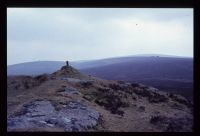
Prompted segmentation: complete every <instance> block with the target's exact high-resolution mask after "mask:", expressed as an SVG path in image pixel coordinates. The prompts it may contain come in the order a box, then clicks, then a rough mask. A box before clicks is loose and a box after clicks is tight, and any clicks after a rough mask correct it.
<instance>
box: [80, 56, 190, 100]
mask: <svg viewBox="0 0 200 136" xmlns="http://www.w3.org/2000/svg"><path fill="white" fill-rule="evenodd" d="M110 61H112V60H110ZM81 71H82V72H84V73H87V74H90V75H93V76H97V77H100V78H105V79H112V80H123V81H128V82H139V83H144V84H147V85H150V86H154V87H157V88H159V89H161V90H165V91H170V92H173V93H178V94H182V95H184V96H185V97H187V98H189V99H191V98H192V97H193V59H192V58H172V57H159V56H152V57H144V56H143V57H132V58H131V57H130V58H127V59H126V58H121V62H119V63H115V64H110V65H105V66H99V67H93V68H86V69H81Z"/></svg>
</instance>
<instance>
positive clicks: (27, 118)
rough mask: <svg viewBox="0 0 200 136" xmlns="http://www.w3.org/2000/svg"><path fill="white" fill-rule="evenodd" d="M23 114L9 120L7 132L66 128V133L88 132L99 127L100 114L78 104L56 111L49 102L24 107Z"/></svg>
mask: <svg viewBox="0 0 200 136" xmlns="http://www.w3.org/2000/svg"><path fill="white" fill-rule="evenodd" d="M22 110H23V112H22V114H20V115H18V116H10V117H8V118H7V131H17V130H20V129H23V130H31V129H36V130H37V128H39V129H40V130H41V129H42V128H52V127H55V128H64V130H65V131H87V129H90V128H93V127H95V126H96V125H97V123H98V119H99V117H100V114H99V113H98V112H97V111H95V110H93V109H91V108H90V107H88V106H85V105H83V104H81V103H78V102H70V103H69V104H67V105H65V106H64V108H63V109H61V110H60V111H56V110H55V109H54V107H53V106H52V104H51V103H50V102H49V101H34V102H31V103H29V104H27V105H24V108H23V109H22Z"/></svg>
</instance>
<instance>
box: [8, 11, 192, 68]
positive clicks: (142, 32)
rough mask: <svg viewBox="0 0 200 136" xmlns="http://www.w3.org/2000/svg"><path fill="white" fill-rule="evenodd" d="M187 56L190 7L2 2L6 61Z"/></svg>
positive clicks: (190, 48)
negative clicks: (15, 5) (27, 5)
mask: <svg viewBox="0 0 200 136" xmlns="http://www.w3.org/2000/svg"><path fill="white" fill-rule="evenodd" d="M135 54H167V55H176V56H190V57H192V56H193V9H190V8H187V9H186V8H182V9H181V8H179V9H176V8H173V9H167V8H163V9H151V8H148V9H144V8H143V9H142V8H8V9H7V62H8V65H10V64H16V63H21V62H29V61H38V60H41V61H42V60H53V61H65V60H70V61H75V60H91V59H100V58H108V57H117V56H129V55H135Z"/></svg>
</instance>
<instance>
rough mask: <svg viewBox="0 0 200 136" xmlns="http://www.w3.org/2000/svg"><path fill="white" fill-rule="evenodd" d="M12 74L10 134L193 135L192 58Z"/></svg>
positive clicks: (48, 66) (31, 65)
mask: <svg viewBox="0 0 200 136" xmlns="http://www.w3.org/2000/svg"><path fill="white" fill-rule="evenodd" d="M7 72H8V73H7V131H31V132H32V131H47V132H49V131H50V132H55V131H58V132H68V131H70V132H72V131H73V132H74V131H90V132H91V131H101V132H110V131H111V132H113V131H118V132H191V131H193V59H192V58H184V57H176V56H163V55H148V56H128V57H118V58H107V59H101V60H91V61H74V62H73V61H72V62H69V64H66V63H65V62H63V61H37V62H27V63H20V64H15V65H9V66H8V67H7ZM47 111H48V112H47Z"/></svg>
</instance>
